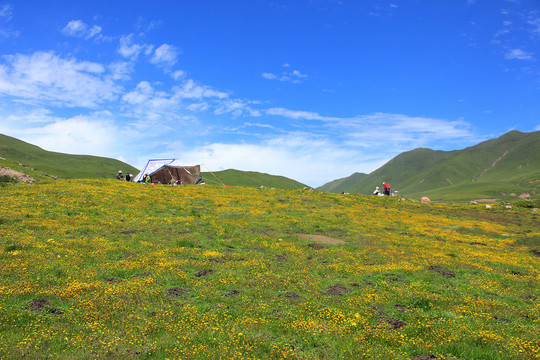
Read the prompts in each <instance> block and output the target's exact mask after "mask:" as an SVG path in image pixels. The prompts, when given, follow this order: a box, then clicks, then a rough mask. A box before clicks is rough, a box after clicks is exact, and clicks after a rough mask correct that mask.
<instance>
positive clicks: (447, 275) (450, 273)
mask: <svg viewBox="0 0 540 360" xmlns="http://www.w3.org/2000/svg"><path fill="white" fill-rule="evenodd" d="M427 269H428V270H431V271H435V272H437V273H439V274H440V275H442V276H444V277H445V278H453V277H455V276H456V274H455V273H454V272H453V271H452V270H450V269H447V268H445V267H443V266H438V265H433V266H429V267H428V268H427Z"/></svg>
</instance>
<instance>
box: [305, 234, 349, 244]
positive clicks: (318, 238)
mask: <svg viewBox="0 0 540 360" xmlns="http://www.w3.org/2000/svg"><path fill="white" fill-rule="evenodd" d="M296 236H298V237H299V238H301V239H308V240H313V241H315V242H317V243H319V244H330V245H343V244H347V242H346V241H343V240H340V239H336V238H331V237H329V236H325V235H310V234H296Z"/></svg>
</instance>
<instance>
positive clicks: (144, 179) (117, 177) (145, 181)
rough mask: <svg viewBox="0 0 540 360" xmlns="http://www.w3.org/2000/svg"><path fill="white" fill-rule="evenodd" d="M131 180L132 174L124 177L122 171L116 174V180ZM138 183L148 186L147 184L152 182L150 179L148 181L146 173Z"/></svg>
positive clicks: (148, 177) (148, 176)
mask: <svg viewBox="0 0 540 360" xmlns="http://www.w3.org/2000/svg"><path fill="white" fill-rule="evenodd" d="M132 179H133V174H130V173H127V174H126V177H124V173H123V172H122V170H119V171H118V174H116V180H121V181H131V180H132ZM139 182H141V183H146V184H149V183H151V182H152V179H150V175H148V173H146V174H144V176H143V177H142V178H141V180H139Z"/></svg>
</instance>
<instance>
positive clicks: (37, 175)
mask: <svg viewBox="0 0 540 360" xmlns="http://www.w3.org/2000/svg"><path fill="white" fill-rule="evenodd" d="M0 167H1V168H9V169H11V170H14V171H17V172H20V173H24V174H25V175H28V176H30V177H32V178H34V179H36V180H37V181H48V180H52V179H85V178H88V179H92V178H113V177H114V176H115V175H116V174H117V172H118V170H122V171H123V172H124V173H126V172H130V173H132V174H137V173H138V172H139V170H137V169H136V168H135V167H133V166H131V165H128V164H126V163H124V162H121V161H119V160H114V159H109V158H104V157H98V156H87V155H70V154H62V153H57V152H51V151H46V150H43V149H42V148H40V147H38V146H35V145H32V144H29V143H26V142H24V141H21V140H18V139H15V138H13V137H10V136H6V135H2V134H0ZM214 174H215V176H216V177H217V178H216V177H215V176H214V175H212V174H211V173H209V172H206V173H205V172H203V173H202V174H201V175H202V177H203V178H204V179H205V181H207V182H208V183H209V184H221V182H223V183H224V184H227V185H231V186H248V187H260V186H265V187H269V188H270V187H273V188H280V189H299V188H303V187H305V186H306V185H304V184H302V183H299V182H298V181H295V180H292V179H289V178H286V177H284V176H276V175H270V174H263V173H259V172H254V171H240V170H232V169H230V170H223V171H216V172H214ZM0 175H1V174H0Z"/></svg>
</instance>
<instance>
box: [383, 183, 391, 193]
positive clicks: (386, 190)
mask: <svg viewBox="0 0 540 360" xmlns="http://www.w3.org/2000/svg"><path fill="white" fill-rule="evenodd" d="M383 187H384V195H386V196H390V185H388V183H387V182H386V181H385V182H383Z"/></svg>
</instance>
